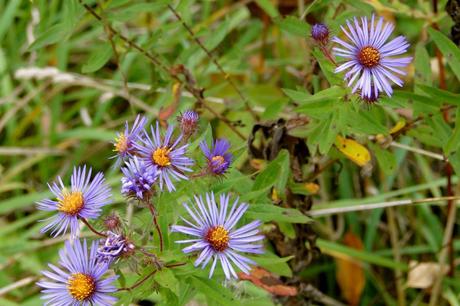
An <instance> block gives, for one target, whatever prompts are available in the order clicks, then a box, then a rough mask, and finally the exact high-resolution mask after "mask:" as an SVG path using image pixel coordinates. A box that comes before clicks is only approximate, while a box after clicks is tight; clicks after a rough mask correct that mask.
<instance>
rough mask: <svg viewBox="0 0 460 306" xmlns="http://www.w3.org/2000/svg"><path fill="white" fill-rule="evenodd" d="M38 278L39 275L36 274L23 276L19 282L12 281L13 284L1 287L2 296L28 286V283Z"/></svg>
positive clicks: (0, 293) (0, 294)
mask: <svg viewBox="0 0 460 306" xmlns="http://www.w3.org/2000/svg"><path fill="white" fill-rule="evenodd" d="M37 279H38V277H36V276H29V277H26V278H23V279H21V280H18V281H17V282H14V283H12V284H10V285H8V286H5V287H3V288H0V296H3V295H5V294H7V293H8V292H11V291H13V290H16V289H18V288H21V287H24V286H27V285H28V284H30V283H33V282H35V281H36V280H37Z"/></svg>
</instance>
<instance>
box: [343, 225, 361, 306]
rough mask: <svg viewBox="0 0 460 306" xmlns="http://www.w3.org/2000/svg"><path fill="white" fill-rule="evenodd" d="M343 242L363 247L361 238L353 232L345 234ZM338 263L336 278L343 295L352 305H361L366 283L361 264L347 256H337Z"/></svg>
mask: <svg viewBox="0 0 460 306" xmlns="http://www.w3.org/2000/svg"><path fill="white" fill-rule="evenodd" d="M343 243H344V244H345V245H347V246H349V247H352V248H354V249H358V250H362V249H363V243H362V242H361V239H360V238H359V237H357V236H355V235H354V234H353V233H351V232H348V233H346V234H345V237H344V239H343ZM336 263H337V271H336V278H337V282H338V284H339V287H340V290H341V291H342V295H343V297H344V298H345V300H347V302H348V303H349V304H350V305H352V306H353V305H359V301H360V299H361V294H362V292H363V289H364V286H365V284H366V279H365V276H364V271H363V268H362V266H361V264H360V263H359V262H356V261H354V260H352V259H348V258H346V257H344V258H336Z"/></svg>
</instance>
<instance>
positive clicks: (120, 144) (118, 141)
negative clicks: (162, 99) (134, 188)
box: [113, 115, 147, 166]
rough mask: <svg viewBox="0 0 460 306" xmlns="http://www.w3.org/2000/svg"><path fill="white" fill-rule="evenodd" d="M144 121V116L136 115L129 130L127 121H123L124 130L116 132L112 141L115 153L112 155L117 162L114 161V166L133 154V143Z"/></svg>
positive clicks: (142, 127)
mask: <svg viewBox="0 0 460 306" xmlns="http://www.w3.org/2000/svg"><path fill="white" fill-rule="evenodd" d="M146 121H147V119H146V118H145V117H143V116H141V115H137V117H136V119H135V120H134V124H133V126H132V127H131V130H130V129H129V125H128V121H126V122H125V131H124V132H123V133H118V134H117V137H116V138H115V142H114V143H113V146H114V149H113V151H115V152H116V153H117V155H115V156H114V158H115V157H116V158H117V162H116V163H115V165H116V166H118V165H119V164H120V162H121V161H122V160H124V159H125V158H126V157H128V156H132V155H133V153H134V151H135V148H134V143H135V142H136V141H137V139H138V138H139V136H140V133H141V131H142V130H143V129H144V125H145V123H146Z"/></svg>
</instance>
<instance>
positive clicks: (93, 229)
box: [80, 217, 107, 238]
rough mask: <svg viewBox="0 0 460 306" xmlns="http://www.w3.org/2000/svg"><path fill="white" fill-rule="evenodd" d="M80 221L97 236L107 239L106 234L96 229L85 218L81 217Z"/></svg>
mask: <svg viewBox="0 0 460 306" xmlns="http://www.w3.org/2000/svg"><path fill="white" fill-rule="evenodd" d="M80 220H81V221H82V222H83V223H84V224H85V225H86V226H87V227H88V228H89V229H90V230H91V231H92V232H93V233H95V234H96V235H98V236H101V237H104V238H105V237H107V235H106V234H104V233H102V232H99V231H98V230H97V229H95V228H94V227H93V226H92V225H91V224H90V223H89V222H88V221H87V220H86V219H85V218H81V217H80Z"/></svg>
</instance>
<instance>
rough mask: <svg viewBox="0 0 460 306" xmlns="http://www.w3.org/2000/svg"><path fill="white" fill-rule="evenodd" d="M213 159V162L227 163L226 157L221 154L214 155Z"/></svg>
mask: <svg viewBox="0 0 460 306" xmlns="http://www.w3.org/2000/svg"><path fill="white" fill-rule="evenodd" d="M211 160H212V161H213V162H217V163H218V164H219V165H222V164H223V163H225V158H223V157H222V156H220V155H216V156H213V157H212V159H211Z"/></svg>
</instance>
